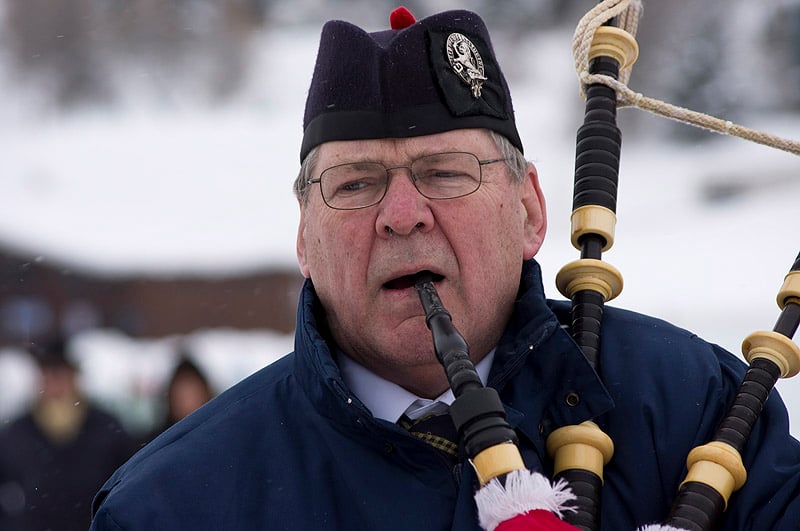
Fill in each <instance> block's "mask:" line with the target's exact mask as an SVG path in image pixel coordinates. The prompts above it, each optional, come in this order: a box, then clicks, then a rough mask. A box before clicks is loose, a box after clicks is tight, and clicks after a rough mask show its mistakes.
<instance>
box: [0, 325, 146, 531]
mask: <svg viewBox="0 0 800 531" xmlns="http://www.w3.org/2000/svg"><path fill="white" fill-rule="evenodd" d="M66 348H67V342H65V341H64V340H61V339H58V340H53V341H49V342H44V343H33V344H32V345H31V347H30V349H29V352H30V354H31V356H32V357H33V358H34V360H35V362H36V364H37V367H38V370H39V389H38V393H37V394H36V399H35V401H34V403H33V404H32V406H31V407H30V409H29V410H28V411H27V412H26V413H24V414H23V415H22V416H21V417H19V418H18V419H16V420H14V421H12V422H11V423H9V424H8V425H6V426H4V427H3V428H2V429H1V430H0V529H2V530H3V531H42V530H50V531H72V530H85V529H86V528H87V527H88V526H89V519H90V510H89V508H90V505H91V501H92V496H93V495H94V493H95V491H96V490H97V489H98V487H99V486H100V485H102V484H103V481H105V479H106V478H107V477H108V475H109V474H110V473H111V472H112V471H113V470H114V469H115V468H116V467H118V466H119V465H120V464H122V463H123V462H124V461H125V460H126V459H127V458H128V457H129V456H130V455H131V454H132V452H133V450H134V449H135V445H134V442H133V440H132V439H131V438H130V436H129V435H128V434H127V433H126V432H125V430H124V429H123V428H122V426H121V425H120V424H119V422H118V421H117V420H116V419H115V418H114V417H112V416H111V415H109V414H108V413H105V412H103V411H102V410H100V409H99V408H98V407H96V406H94V405H93V404H91V403H90V402H89V401H88V400H87V397H86V396H85V395H84V394H83V392H82V391H81V389H80V385H79V368H78V366H77V364H76V363H75V362H74V361H73V360H72V359H71V358H70V357H69V356H68V354H67V350H66Z"/></svg>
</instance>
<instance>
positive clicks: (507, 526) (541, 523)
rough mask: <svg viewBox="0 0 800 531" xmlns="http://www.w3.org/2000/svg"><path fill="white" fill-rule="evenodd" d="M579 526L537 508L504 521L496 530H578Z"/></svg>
mask: <svg viewBox="0 0 800 531" xmlns="http://www.w3.org/2000/svg"><path fill="white" fill-rule="evenodd" d="M576 530H577V528H576V527H574V526H572V525H570V524H568V523H566V522H565V521H564V520H562V519H560V518H559V517H558V516H556V515H555V514H553V513H551V512H550V511H548V510H546V509H536V510H533V511H529V512H527V513H525V514H521V515H519V516H515V517H514V518H512V519H511V520H506V521H505V522H502V523H501V524H500V525H498V526H497V527H496V528H495V531H576Z"/></svg>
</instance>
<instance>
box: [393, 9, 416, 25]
mask: <svg viewBox="0 0 800 531" xmlns="http://www.w3.org/2000/svg"><path fill="white" fill-rule="evenodd" d="M416 21H417V19H415V18H414V15H412V14H411V11H409V10H408V9H406V8H405V6H400V7H398V8H397V9H395V10H394V11H392V14H391V15H389V24H390V25H391V26H392V29H393V30H401V29H404V28H407V27H409V26H410V25H412V24H413V23H414V22H416Z"/></svg>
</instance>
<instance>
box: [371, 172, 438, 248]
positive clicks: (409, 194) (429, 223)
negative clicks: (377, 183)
mask: <svg viewBox="0 0 800 531" xmlns="http://www.w3.org/2000/svg"><path fill="white" fill-rule="evenodd" d="M387 171H391V172H392V173H391V174H390V179H389V182H388V184H387V189H386V195H385V196H384V197H383V200H382V201H381V202H380V204H379V205H378V208H379V212H378V218H377V220H376V227H375V228H376V230H377V231H378V234H379V235H384V236H388V235H392V234H397V235H402V236H406V235H409V234H411V233H412V232H414V231H415V230H419V231H422V232H424V231H425V230H429V229H430V228H431V227H433V213H432V212H431V209H430V206H429V201H430V200H429V199H427V198H426V197H424V196H423V195H422V194H420V193H419V191H418V190H417V188H416V186H414V181H413V177H412V175H411V168H408V167H406V166H395V167H393V168H389V169H388V170H387Z"/></svg>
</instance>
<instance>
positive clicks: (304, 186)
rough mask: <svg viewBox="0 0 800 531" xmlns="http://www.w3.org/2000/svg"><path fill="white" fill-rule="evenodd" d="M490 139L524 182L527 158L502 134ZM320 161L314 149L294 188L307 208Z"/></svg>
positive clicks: (493, 134) (516, 177)
mask: <svg viewBox="0 0 800 531" xmlns="http://www.w3.org/2000/svg"><path fill="white" fill-rule="evenodd" d="M489 137H490V138H491V139H492V141H493V142H494V143H495V145H496V146H497V148H498V149H499V150H500V154H501V156H502V157H503V158H504V159H506V167H507V168H508V170H509V173H510V177H511V178H512V179H513V180H514V182H517V183H521V182H523V180H524V179H525V168H526V167H527V165H528V161H527V160H525V156H524V155H523V154H522V153H521V152H520V150H519V149H517V148H516V147H515V146H514V144H512V143H511V142H510V141H509V140H508V139H507V138H506V137H504V136H503V135H501V134H500V133H496V132H495V131H489ZM318 159H319V146H317V147H315V148H314V149H312V150H311V151H310V152H309V154H308V156H306V158H305V160H303V163H302V164H301V165H300V172H299V173H298V174H297V178H296V179H295V180H294V185H293V186H292V188H293V190H294V195H295V196H296V197H297V199H298V200H299V201H300V204H301V205H302V206H306V203H308V194H309V189H310V188H311V187H310V186H309V185H308V180H309V179H311V176H312V175H313V173H314V167H315V166H316V165H317V160H318Z"/></svg>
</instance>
